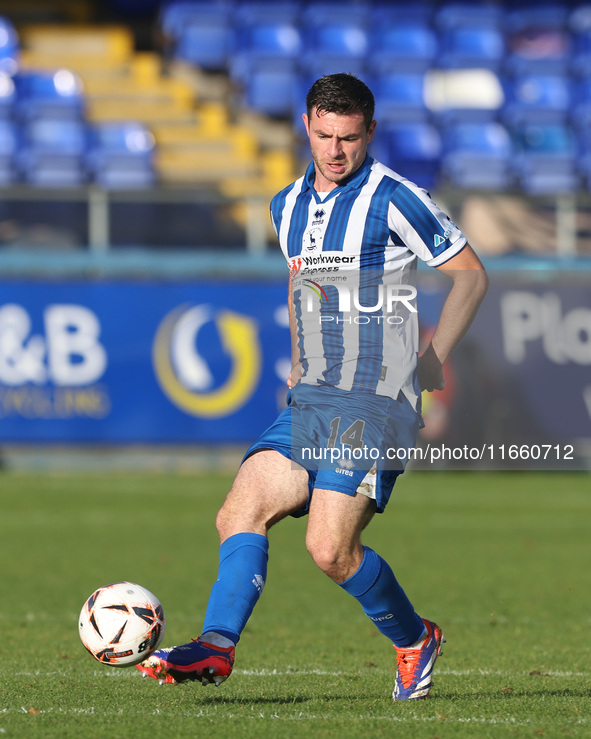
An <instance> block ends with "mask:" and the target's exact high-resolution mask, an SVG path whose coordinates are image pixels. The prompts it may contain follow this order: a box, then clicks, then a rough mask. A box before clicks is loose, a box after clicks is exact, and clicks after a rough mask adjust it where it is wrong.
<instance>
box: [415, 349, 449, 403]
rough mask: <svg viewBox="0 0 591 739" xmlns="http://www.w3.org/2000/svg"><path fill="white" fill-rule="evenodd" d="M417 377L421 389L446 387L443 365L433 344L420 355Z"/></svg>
mask: <svg viewBox="0 0 591 739" xmlns="http://www.w3.org/2000/svg"><path fill="white" fill-rule="evenodd" d="M417 377H418V380H419V385H420V387H421V390H427V391H428V392H431V391H432V390H443V388H444V387H445V377H444V375H443V365H442V364H441V362H440V361H439V358H438V356H437V354H435V350H434V349H433V345H432V344H429V346H428V347H427V348H426V349H425V351H424V352H423V353H422V354H421V356H420V357H419V362H418V366H417Z"/></svg>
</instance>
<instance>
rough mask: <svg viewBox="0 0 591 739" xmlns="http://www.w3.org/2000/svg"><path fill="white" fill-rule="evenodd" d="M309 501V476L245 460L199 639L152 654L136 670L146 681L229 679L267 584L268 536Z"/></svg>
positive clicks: (259, 456)
mask: <svg viewBox="0 0 591 739" xmlns="http://www.w3.org/2000/svg"><path fill="white" fill-rule="evenodd" d="M307 500H308V475H307V473H306V472H305V471H303V470H300V469H296V468H294V466H293V465H292V463H291V462H290V460H289V459H287V458H286V457H285V456H283V455H282V454H280V453H279V452H277V451H274V450H264V451H259V452H257V453H255V454H253V455H252V456H250V457H248V458H247V459H246V460H245V462H244V463H243V464H242V466H241V468H240V470H239V472H238V474H237V476H236V479H235V481H234V484H233V485H232V488H231V490H230V492H229V493H228V495H227V497H226V500H225V502H224V504H223V505H222V508H221V509H220V512H219V513H218V517H217V526H218V532H219V535H220V541H221V546H220V553H219V555H220V557H219V569H218V577H217V580H216V582H215V583H214V585H213V588H212V591H211V595H210V598H209V602H208V606H207V610H206V614H205V621H204V625H203V629H202V631H201V636H200V637H199V639H197V640H195V641H194V642H192V643H190V644H184V645H181V646H179V647H173V648H172V649H161V650H158V651H157V652H155V653H154V654H153V655H152V656H151V657H150V658H148V660H146V661H145V662H143V663H142V664H141V665H139V666H138V668H139V669H140V671H141V672H142V673H143V674H144V675H147V676H149V677H154V678H157V679H158V680H160V681H162V682H166V683H173V682H183V681H185V680H201V681H202V682H203V683H204V684H206V683H208V682H215V683H216V685H219V684H220V683H221V682H223V680H225V679H226V678H227V677H229V675H230V673H231V671H232V666H233V663H234V651H235V645H236V644H237V643H238V641H239V639H240V635H241V633H242V630H243V629H244V626H245V625H246V623H247V621H248V619H249V617H250V615H251V613H252V611H253V609H254V607H255V605H256V603H257V601H258V599H259V597H260V595H261V593H262V590H263V587H264V584H265V580H266V574H267V558H268V540H267V532H268V530H269V528H270V527H271V526H272V525H273V524H274V523H277V522H278V521H280V520H281V519H283V518H285V517H286V516H287V515H289V514H290V513H292V512H295V511H297V510H298V509H300V508H302V507H303V506H304V505H305V504H306V503H307Z"/></svg>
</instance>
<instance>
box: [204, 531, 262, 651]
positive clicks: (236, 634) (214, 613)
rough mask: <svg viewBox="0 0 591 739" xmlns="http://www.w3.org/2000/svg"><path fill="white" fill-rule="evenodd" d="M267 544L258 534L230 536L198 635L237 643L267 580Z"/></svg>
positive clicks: (221, 548)
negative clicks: (210, 635) (220, 637)
mask: <svg viewBox="0 0 591 739" xmlns="http://www.w3.org/2000/svg"><path fill="white" fill-rule="evenodd" d="M268 552H269V541H268V539H267V537H266V536H263V535H262V534H250V533H244V534H234V536H231V537H230V538H229V539H226V541H225V542H224V543H223V544H222V545H221V547H220V565H219V570H218V579H217V581H216V582H215V583H214V585H213V588H212V590H211V595H210V596H209V602H208V604H207V610H206V612H205V623H204V625H203V629H202V632H201V633H202V634H205V633H207V632H208V631H215V632H216V633H217V634H220V635H221V636H224V637H226V638H227V639H230V640H231V641H232V642H234V644H237V643H238V640H239V639H240V634H241V633H242V630H243V629H244V627H245V626H246V622H247V621H248V619H249V618H250V614H251V613H252V611H253V608H254V607H255V605H256V602H257V601H258V599H259V597H260V595H261V593H262V592H263V587H264V585H265V580H266V579H267V560H268Z"/></svg>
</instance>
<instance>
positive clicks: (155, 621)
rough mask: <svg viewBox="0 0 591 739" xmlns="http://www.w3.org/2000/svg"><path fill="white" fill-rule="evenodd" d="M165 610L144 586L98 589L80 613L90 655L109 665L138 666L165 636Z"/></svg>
mask: <svg viewBox="0 0 591 739" xmlns="http://www.w3.org/2000/svg"><path fill="white" fill-rule="evenodd" d="M165 628H166V619H165V617H164V609H163V608H162V606H161V604H160V601H159V600H158V598H156V596H155V595H154V594H153V593H151V592H150V591H149V590H146V588H142V587H141V585H136V584H135V583H132V582H116V583H113V584H112V585H105V587H103V588H98V590H95V591H94V593H93V594H92V595H91V596H90V598H88V600H87V601H86V603H85V604H84V605H83V606H82V610H81V611H80V618H79V619H78V629H79V631H80V639H82V644H84V646H85V647H86V649H88V651H89V652H90V654H92V656H93V657H94V658H95V659H97V660H98V661H99V662H102V663H104V664H107V665H113V666H114V667H127V666H129V665H137V664H138V663H139V662H142V661H143V660H145V659H147V658H148V657H149V656H150V655H151V654H152V652H154V651H155V650H156V649H157V648H158V645H159V644H160V642H161V641H162V637H163V636H164V630H165Z"/></svg>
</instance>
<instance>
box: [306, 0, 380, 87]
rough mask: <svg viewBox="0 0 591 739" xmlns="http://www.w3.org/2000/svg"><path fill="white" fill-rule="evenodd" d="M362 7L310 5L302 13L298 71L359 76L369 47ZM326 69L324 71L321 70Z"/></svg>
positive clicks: (336, 4) (365, 11)
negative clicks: (299, 65)
mask: <svg viewBox="0 0 591 739" xmlns="http://www.w3.org/2000/svg"><path fill="white" fill-rule="evenodd" d="M367 14H368V8H367V7H366V6H365V5H363V4H358V3H354V2H351V3H344V4H343V5H342V7H341V6H340V5H339V4H338V3H330V2H319V3H311V4H310V5H308V6H307V7H306V8H305V9H304V11H303V12H302V15H301V19H300V30H301V34H302V44H303V48H302V56H301V68H302V70H303V71H304V72H309V73H310V74H317V73H318V71H320V74H331V73H332V72H352V73H353V74H355V73H359V71H360V70H361V69H363V68H364V66H365V60H366V55H367V52H368V48H369V43H368V35H367V31H366V20H367ZM324 70H326V71H324Z"/></svg>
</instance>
